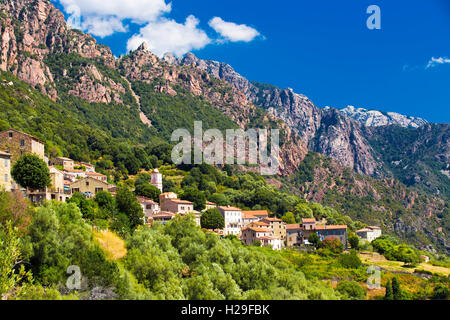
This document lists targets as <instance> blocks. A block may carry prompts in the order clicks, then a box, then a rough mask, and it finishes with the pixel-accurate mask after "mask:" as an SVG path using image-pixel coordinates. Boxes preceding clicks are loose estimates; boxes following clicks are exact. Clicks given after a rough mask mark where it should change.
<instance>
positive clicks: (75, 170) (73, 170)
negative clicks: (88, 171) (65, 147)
mask: <svg viewBox="0 0 450 320" xmlns="http://www.w3.org/2000/svg"><path fill="white" fill-rule="evenodd" d="M64 171H65V172H68V173H72V172H80V173H85V171H83V170H78V169H70V170H64Z"/></svg>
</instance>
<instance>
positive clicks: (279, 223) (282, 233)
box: [261, 218, 286, 240]
mask: <svg viewBox="0 0 450 320" xmlns="http://www.w3.org/2000/svg"><path fill="white" fill-rule="evenodd" d="M261 222H265V223H267V224H269V228H270V229H272V231H273V235H274V236H275V237H280V238H281V239H282V240H285V239H286V223H284V222H283V220H281V219H278V218H264V219H262V220H261Z"/></svg>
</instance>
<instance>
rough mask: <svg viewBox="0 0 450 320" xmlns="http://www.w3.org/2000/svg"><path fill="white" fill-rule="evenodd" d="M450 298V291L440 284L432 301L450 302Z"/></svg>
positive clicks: (434, 292)
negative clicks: (449, 299)
mask: <svg viewBox="0 0 450 320" xmlns="http://www.w3.org/2000/svg"><path fill="white" fill-rule="evenodd" d="M448 298H450V290H449V289H448V288H447V287H446V286H445V285H443V284H441V283H440V284H438V285H437V286H436V287H434V289H433V294H432V296H431V299H433V300H448Z"/></svg>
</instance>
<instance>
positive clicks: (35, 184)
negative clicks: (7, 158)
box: [11, 153, 51, 190]
mask: <svg viewBox="0 0 450 320" xmlns="http://www.w3.org/2000/svg"><path fill="white" fill-rule="evenodd" d="M11 175H12V177H13V179H14V180H15V181H16V182H17V183H18V184H20V185H21V186H22V187H24V188H27V189H28V188H29V189H32V190H38V189H44V188H45V187H50V186H51V180H50V171H49V169H48V167H47V165H46V164H45V162H44V161H43V160H42V159H41V158H39V157H38V156H37V155H35V154H29V153H27V154H24V155H23V156H22V157H20V158H19V160H17V161H16V163H15V164H14V166H13V167H12V169H11Z"/></svg>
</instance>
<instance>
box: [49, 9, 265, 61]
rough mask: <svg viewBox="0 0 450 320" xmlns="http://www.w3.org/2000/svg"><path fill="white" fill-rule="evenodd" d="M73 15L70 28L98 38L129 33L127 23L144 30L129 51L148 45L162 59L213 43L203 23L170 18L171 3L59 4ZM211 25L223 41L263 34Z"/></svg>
mask: <svg viewBox="0 0 450 320" xmlns="http://www.w3.org/2000/svg"><path fill="white" fill-rule="evenodd" d="M56 1H59V3H60V4H61V5H62V6H63V8H64V11H65V12H66V13H67V14H68V15H69V18H68V19H67V22H68V24H69V25H70V26H71V27H73V28H76V29H81V30H83V31H87V32H89V33H91V34H92V35H94V36H97V37H107V36H110V35H113V34H114V33H116V32H127V31H128V30H129V28H128V25H127V23H130V21H131V23H134V24H137V25H139V26H140V27H141V29H140V31H139V33H138V34H135V35H133V36H132V37H131V38H130V39H129V40H128V43H127V47H128V49H129V50H134V49H136V48H137V47H138V46H139V45H141V44H142V42H144V41H146V42H147V44H148V48H149V50H150V51H152V52H154V53H155V54H157V55H159V56H161V55H163V54H164V53H166V52H172V53H174V54H175V55H177V56H180V55H183V54H185V53H187V52H189V51H191V50H195V49H201V48H203V47H205V46H206V45H208V44H209V43H211V42H212V40H211V39H210V38H209V37H208V35H207V34H206V32H205V31H204V30H202V29H201V28H200V27H199V21H198V19H197V18H196V17H194V16H193V15H190V16H189V17H188V18H187V19H186V21H185V22H184V23H179V22H177V21H175V20H173V19H172V18H170V17H169V16H168V14H169V13H170V12H171V11H172V3H171V2H170V0H56ZM209 25H210V26H211V27H212V28H213V29H214V30H216V32H217V33H218V34H220V36H221V39H219V42H220V41H222V42H223V41H245V42H249V41H251V40H253V39H254V38H255V37H257V36H258V35H259V32H258V31H257V30H255V29H253V28H251V27H248V26H246V25H237V24H235V23H232V22H225V21H223V20H222V19H221V18H219V17H215V18H213V19H211V21H210V22H209Z"/></svg>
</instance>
